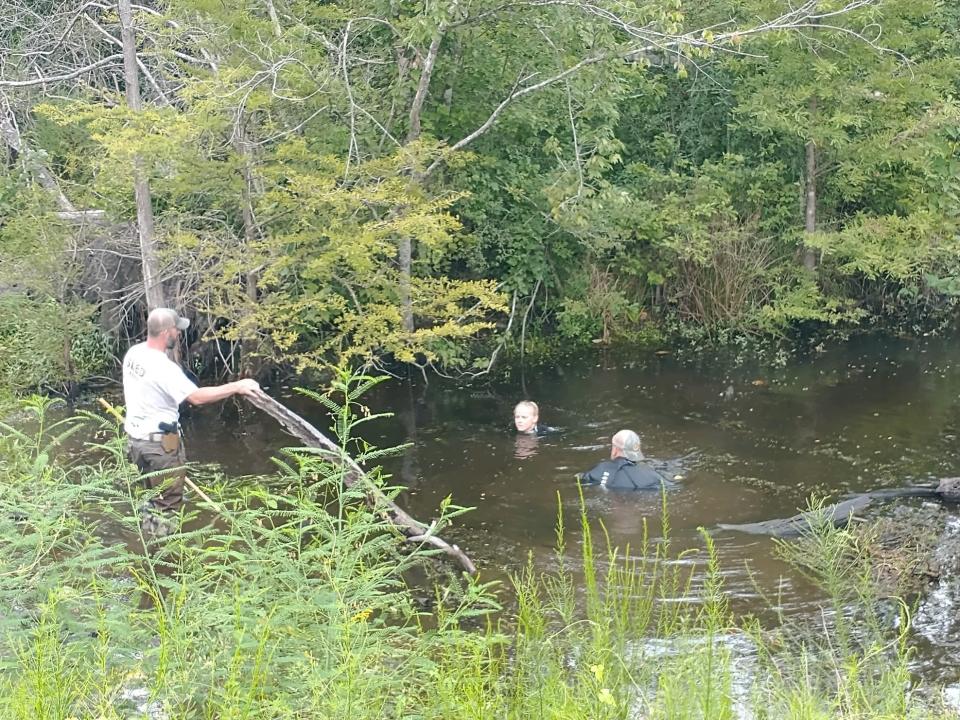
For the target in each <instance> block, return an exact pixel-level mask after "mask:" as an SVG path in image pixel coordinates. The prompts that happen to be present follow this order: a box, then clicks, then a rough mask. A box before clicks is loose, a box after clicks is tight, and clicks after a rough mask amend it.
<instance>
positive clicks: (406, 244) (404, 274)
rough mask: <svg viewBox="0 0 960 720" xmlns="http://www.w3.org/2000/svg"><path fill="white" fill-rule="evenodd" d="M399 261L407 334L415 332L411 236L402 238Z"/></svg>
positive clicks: (401, 299)
mask: <svg viewBox="0 0 960 720" xmlns="http://www.w3.org/2000/svg"><path fill="white" fill-rule="evenodd" d="M397 260H398V261H399V264H400V313H401V317H402V320H403V329H404V330H405V331H407V332H413V303H412V301H411V299H410V284H411V280H410V278H411V272H412V269H413V241H412V240H411V239H410V237H409V236H407V237H403V238H400V247H399V249H398V251H397Z"/></svg>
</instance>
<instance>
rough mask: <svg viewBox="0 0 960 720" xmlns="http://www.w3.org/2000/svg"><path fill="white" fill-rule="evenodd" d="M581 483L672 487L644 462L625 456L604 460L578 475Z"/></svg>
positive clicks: (634, 487)
mask: <svg viewBox="0 0 960 720" xmlns="http://www.w3.org/2000/svg"><path fill="white" fill-rule="evenodd" d="M577 480H579V481H580V484H581V485H603V486H604V487H608V488H614V489H617V490H659V489H660V488H661V487H671V486H673V483H672V482H671V481H670V480H667V479H666V478H665V477H663V475H661V474H660V473H658V472H657V471H656V470H654V469H653V468H652V467H650V466H649V465H647V464H646V463H644V462H639V463H638V462H634V461H633V460H627V458H625V457H618V458H616V459H615V460H604V461H603V462H602V463H599V464H598V465H597V466H596V467H594V468H593V469H592V470H590V471H588V472H585V473H580V474H578V475H577Z"/></svg>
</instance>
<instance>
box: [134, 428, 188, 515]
mask: <svg viewBox="0 0 960 720" xmlns="http://www.w3.org/2000/svg"><path fill="white" fill-rule="evenodd" d="M127 455H128V456H129V457H130V461H131V462H133V463H134V464H135V465H136V466H137V468H138V469H139V470H140V472H141V473H143V474H147V473H150V476H149V477H145V478H144V479H143V480H144V482H145V483H146V485H147V487H148V488H150V489H157V488H159V489H160V494H159V495H157V496H156V497H155V498H154V499H153V500H151V501H150V504H151V505H152V506H153V507H154V508H156V509H157V510H161V511H163V512H177V511H178V510H179V509H180V506H181V505H183V478H184V477H185V476H186V470H185V468H184V467H183V466H184V465H186V463H187V454H186V452H185V451H184V448H183V439H182V438H181V440H180V446H179V447H178V448H177V449H176V450H174V451H173V452H167V451H166V450H164V449H163V446H162V445H161V444H160V443H159V441H157V442H154V441H153V440H134V439H133V438H127Z"/></svg>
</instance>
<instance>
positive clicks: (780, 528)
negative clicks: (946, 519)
mask: <svg viewBox="0 0 960 720" xmlns="http://www.w3.org/2000/svg"><path fill="white" fill-rule="evenodd" d="M939 494H940V493H939V491H938V489H937V488H933V487H926V486H922V485H921V486H917V487H905V488H894V489H890V490H875V491H873V492H868V493H863V494H862V495H855V496H854V497H852V498H848V499H847V500H844V501H843V502H838V503H833V504H832V505H824V506H823V508H822V509H821V510H808V511H806V512H802V513H798V514H797V515H793V516H791V517H788V518H777V519H774V520H765V521H763V522H756V523H745V524H742V525H730V524H726V523H721V524H720V525H718V526H717V527H718V528H720V529H721V530H735V531H737V532H742V533H748V534H750V535H770V536H772V537H797V536H798V535H802V534H804V533H806V532H809V531H810V524H811V520H812V519H814V518H818V517H819V516H820V514H821V513H822V514H823V515H824V516H825V517H826V519H827V520H828V521H829V522H831V523H833V524H834V525H837V526H840V527H842V526H844V525H846V524H847V523H848V522H849V521H850V518H851V516H853V515H854V514H855V513H857V512H859V511H860V510H863V509H864V508H865V507H867V506H868V505H870V504H871V503H872V502H873V501H874V500H889V499H892V498H898V497H937V496H939Z"/></svg>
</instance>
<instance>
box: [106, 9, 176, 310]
mask: <svg viewBox="0 0 960 720" xmlns="http://www.w3.org/2000/svg"><path fill="white" fill-rule="evenodd" d="M117 9H118V12H119V14H120V27H121V30H120V39H121V41H122V43H123V79H124V84H125V85H126V96H127V106H128V107H129V108H130V109H131V110H133V111H134V112H140V108H141V103H140V71H139V69H138V67H137V46H136V38H135V37H134V31H133V11H132V10H131V8H130V0H117ZM133 178H134V179H133V191H134V195H135V196H136V199H137V233H138V235H139V237H140V255H141V258H142V264H143V287H144V291H145V293H146V297H147V307H148V309H150V310H152V309H153V308H157V307H165V306H166V304H167V303H166V299H165V297H164V292H163V284H162V282H161V280H160V263H159V261H158V259H157V249H156V239H155V233H154V225H153V204H152V201H151V198H150V183H149V182H148V181H147V176H146V173H145V171H144V167H143V159H142V158H141V157H140V156H139V155H138V156H136V157H134V160H133Z"/></svg>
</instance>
